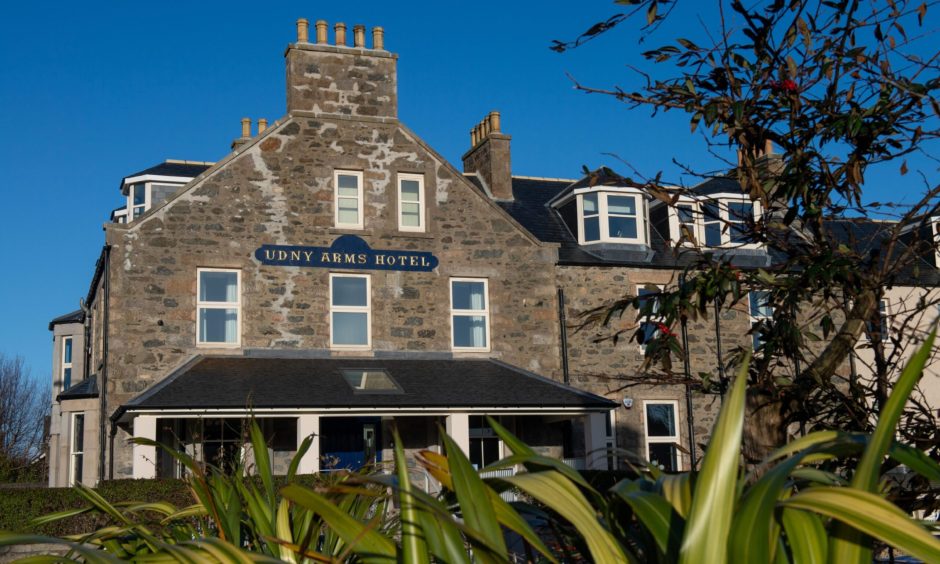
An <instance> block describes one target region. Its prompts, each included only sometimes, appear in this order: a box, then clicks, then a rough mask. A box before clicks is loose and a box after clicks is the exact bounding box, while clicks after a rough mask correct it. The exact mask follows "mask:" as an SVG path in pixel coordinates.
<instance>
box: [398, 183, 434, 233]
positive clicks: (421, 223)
mask: <svg viewBox="0 0 940 564" xmlns="http://www.w3.org/2000/svg"><path fill="white" fill-rule="evenodd" d="M403 180H413V181H415V182H417V183H418V202H417V203H418V225H417V226H411V225H404V224H403V223H402V212H403V210H402V203H404V202H403V200H402V186H401V185H402V181H403ZM397 184H398V230H399V231H411V232H416V233H423V232H424V231H426V229H427V228H426V224H425V211H424V209H425V205H424V200H425V198H424V175H423V174H413V173H407V172H400V173H398V179H397ZM408 203H414V202H408Z"/></svg>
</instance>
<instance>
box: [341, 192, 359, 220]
mask: <svg viewBox="0 0 940 564" xmlns="http://www.w3.org/2000/svg"><path fill="white" fill-rule="evenodd" d="M339 222H340V223H354V224H358V223H359V200H357V199H355V198H340V199H339Z"/></svg>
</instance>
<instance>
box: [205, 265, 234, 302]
mask: <svg viewBox="0 0 940 564" xmlns="http://www.w3.org/2000/svg"><path fill="white" fill-rule="evenodd" d="M199 301H201V302H237V301H238V273H237V272H200V273H199Z"/></svg>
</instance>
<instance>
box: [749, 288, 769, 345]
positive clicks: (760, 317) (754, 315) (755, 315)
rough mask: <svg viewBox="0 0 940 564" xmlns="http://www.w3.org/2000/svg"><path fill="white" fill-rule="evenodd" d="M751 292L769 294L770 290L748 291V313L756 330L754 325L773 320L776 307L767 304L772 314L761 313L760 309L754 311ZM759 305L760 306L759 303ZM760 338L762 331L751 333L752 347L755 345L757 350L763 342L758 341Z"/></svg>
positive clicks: (752, 327)
mask: <svg viewBox="0 0 940 564" xmlns="http://www.w3.org/2000/svg"><path fill="white" fill-rule="evenodd" d="M751 294H767V295H768V296H769V295H770V291H769V290H750V291H748V293H747V315H748V318H749V319H750V321H751V331H754V326H755V325H757V324H758V323H761V322H763V321H768V320H772V319H773V318H774V313H773V309H774V308H773V306H772V305H767V304H765V306H766V307H768V308H770V315H766V314H763V313H760V311H754V309H753V308H751V305H752V302H751ZM758 307H760V306H759V305H758ZM759 338H760V333H757V332H755V333H752V334H751V347H753V349H754V350H755V351H756V350H757V349H758V347H759V346H760V345H761V344H763V343H760V342H758V339H759Z"/></svg>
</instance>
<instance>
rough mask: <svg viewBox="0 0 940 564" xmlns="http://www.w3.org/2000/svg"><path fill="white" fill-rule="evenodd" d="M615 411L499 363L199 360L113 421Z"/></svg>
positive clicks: (596, 399) (609, 404) (597, 400)
mask: <svg viewBox="0 0 940 564" xmlns="http://www.w3.org/2000/svg"><path fill="white" fill-rule="evenodd" d="M343 369H384V370H386V371H387V372H388V373H389V375H390V376H391V377H392V379H394V380H395V381H396V382H397V384H398V386H399V387H400V388H401V389H402V392H401V393H382V394H379V393H364V392H358V393H357V392H354V391H353V389H352V388H351V387H350V386H349V384H347V383H346V380H345V379H344V378H343V376H342V374H341V372H340V371H341V370H343ZM615 406H616V404H615V403H614V402H612V401H610V400H607V399H604V398H602V397H600V396H597V395H594V394H590V393H588V392H584V391H581V390H577V389H575V388H572V387H569V386H565V385H563V384H561V383H559V382H555V381H553V380H549V379H548V378H544V377H542V376H539V375H537V374H534V373H532V372H528V371H525V370H522V369H520V368H516V367H514V366H511V365H509V364H505V363H503V362H499V361H497V360H492V359H488V360H475V359H460V360H457V359H424V358H415V359H376V358H367V359H362V358H257V357H197V358H196V359H194V360H193V361H192V362H190V363H188V364H187V365H185V366H183V367H182V368H180V369H178V370H177V371H175V372H174V373H172V374H170V375H169V376H168V377H167V378H166V379H164V380H163V381H162V382H160V383H158V384H156V385H155V386H153V387H152V388H151V389H150V390H148V391H146V392H144V393H143V394H141V395H140V396H138V397H136V398H134V399H133V400H131V401H130V402H128V403H127V404H125V405H124V406H122V407H121V408H120V409H119V410H118V411H117V412H115V414H114V416H113V418H114V419H118V418H120V416H121V415H123V413H125V412H126V411H133V410H140V409H155V410H159V409H189V408H191V409H225V408H231V409H240V408H252V407H253V408H285V409H286V408H331V407H351V408H383V407H384V408H408V407H416V408H417V407H421V408H454V407H465V408H473V407H479V408H486V407H518V408H574V409H583V410H608V409H611V408H612V407H615Z"/></svg>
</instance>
